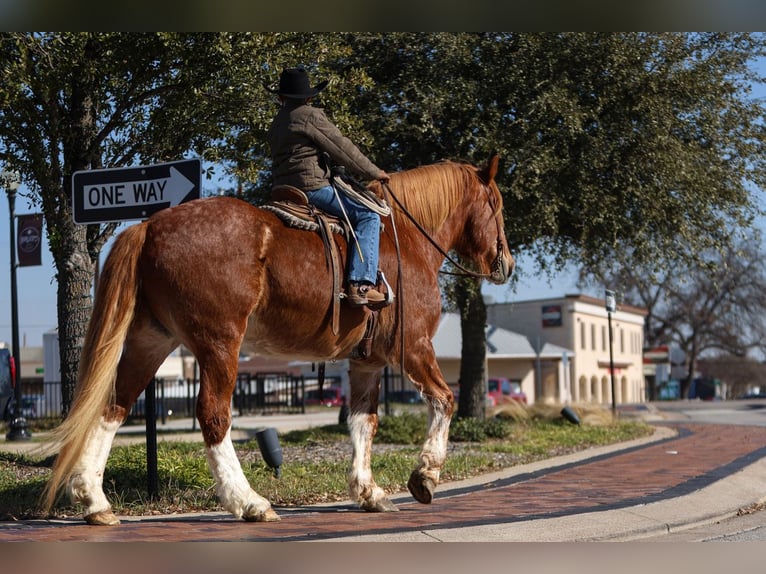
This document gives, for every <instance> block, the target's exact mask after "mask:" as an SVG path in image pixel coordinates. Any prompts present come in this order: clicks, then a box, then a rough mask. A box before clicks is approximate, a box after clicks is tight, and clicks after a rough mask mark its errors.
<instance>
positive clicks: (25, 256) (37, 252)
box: [16, 213, 43, 267]
mask: <svg viewBox="0 0 766 574" xmlns="http://www.w3.org/2000/svg"><path fill="white" fill-rule="evenodd" d="M17 233H18V235H17V237H16V249H17V251H18V256H19V267H29V266H32V265H42V261H41V258H42V257H41V252H42V244H43V216H42V214H41V213H28V214H26V215H19V216H18V227H17Z"/></svg>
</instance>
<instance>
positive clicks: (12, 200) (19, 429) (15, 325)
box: [5, 181, 32, 441]
mask: <svg viewBox="0 0 766 574" xmlns="http://www.w3.org/2000/svg"><path fill="white" fill-rule="evenodd" d="M15 185H17V184H15V182H12V181H11V182H6V186H7V187H6V191H7V193H8V211H9V213H10V218H11V346H12V347H13V362H14V363H15V365H16V369H15V371H16V375H15V380H14V381H11V383H12V385H13V400H14V405H13V418H12V420H11V422H10V425H9V426H10V430H9V432H8V434H6V435H5V438H6V440H9V441H15V440H29V439H31V438H32V435H31V434H30V433H29V430H28V428H27V421H26V419H25V418H24V416H23V414H22V391H21V349H20V348H19V300H18V292H17V288H16V213H15V211H16V187H15Z"/></svg>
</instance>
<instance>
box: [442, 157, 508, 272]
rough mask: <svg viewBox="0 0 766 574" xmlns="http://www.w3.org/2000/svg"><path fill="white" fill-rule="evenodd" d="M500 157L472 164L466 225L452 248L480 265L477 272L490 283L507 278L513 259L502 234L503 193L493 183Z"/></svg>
mask: <svg viewBox="0 0 766 574" xmlns="http://www.w3.org/2000/svg"><path fill="white" fill-rule="evenodd" d="M499 159H500V158H499V157H498V156H497V155H493V156H492V157H491V158H490V159H489V161H488V162H487V165H486V166H484V167H482V168H475V175H476V177H475V181H474V183H473V186H472V188H473V189H471V191H470V192H469V193H468V197H469V200H470V202H471V206H470V210H469V213H468V217H467V219H466V222H465V228H464V230H463V233H462V234H461V236H460V238H459V239H458V244H457V245H456V246H455V249H456V250H457V252H458V253H460V254H461V255H462V256H464V257H467V258H468V259H470V260H471V261H473V262H474V263H475V264H476V265H478V267H479V273H480V274H482V275H485V276H486V277H487V278H488V279H489V280H490V281H492V282H493V283H497V284H501V283H505V282H506V281H508V279H509V278H510V276H511V273H512V272H513V267H514V261H513V256H512V255H511V251H510V249H509V248H508V241H507V240H506V238H505V225H504V223H503V197H502V195H501V194H500V190H499V189H498V187H497V183H495V176H496V175H497V166H498V162H499Z"/></svg>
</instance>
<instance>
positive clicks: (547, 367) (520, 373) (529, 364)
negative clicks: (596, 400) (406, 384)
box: [433, 313, 573, 403]
mask: <svg viewBox="0 0 766 574" xmlns="http://www.w3.org/2000/svg"><path fill="white" fill-rule="evenodd" d="M489 323H490V324H489V325H488V326H487V335H486V336H487V358H486V361H487V367H486V369H485V370H486V372H487V378H493V377H506V378H508V379H509V380H511V381H517V382H519V383H520V384H521V390H522V391H523V392H524V393H525V394H526V395H527V400H528V402H529V403H534V402H535V401H536V400H537V398H538V397H540V396H546V397H547V400H548V401H549V402H557V403H558V402H560V403H565V402H569V401H570V400H571V395H570V392H569V385H568V381H569V379H568V377H567V371H566V364H567V362H568V361H569V359H571V357H572V356H573V354H572V352H571V351H570V350H569V349H566V348H563V347H560V346H558V345H556V344H553V343H546V344H544V345H543V346H542V348H539V347H538V348H539V352H538V350H537V349H536V348H535V347H534V346H533V345H532V343H531V342H530V340H529V338H528V337H527V336H525V335H522V334H520V333H515V332H513V331H510V330H508V329H503V328H501V327H498V326H496V325H495V324H493V323H492V322H491V321H490V322H489ZM433 344H434V351H436V360H437V361H438V363H439V367H440V368H441V370H442V374H443V375H444V378H445V379H446V381H447V383H448V384H449V385H450V387H451V388H452V389H453V390H455V389H457V386H458V381H459V378H460V360H461V347H462V338H461V331H460V315H458V314H457V313H442V317H441V320H440V322H439V327H438V329H437V331H436V335H434V338H433ZM542 371H545V372H548V373H551V374H552V375H553V376H552V377H549V378H548V381H547V384H548V385H549V387H548V388H547V389H546V390H547V395H541V393H540V390H539V384H538V380H539V373H540V372H542Z"/></svg>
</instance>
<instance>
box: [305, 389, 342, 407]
mask: <svg viewBox="0 0 766 574" xmlns="http://www.w3.org/2000/svg"><path fill="white" fill-rule="evenodd" d="M303 404H304V405H306V406H308V405H324V406H326V407H339V406H341V405H342V404H343V394H342V393H341V388H340V387H327V388H326V389H322V396H321V399H320V396H319V389H311V390H309V391H306V395H305V396H304V398H303Z"/></svg>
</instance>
